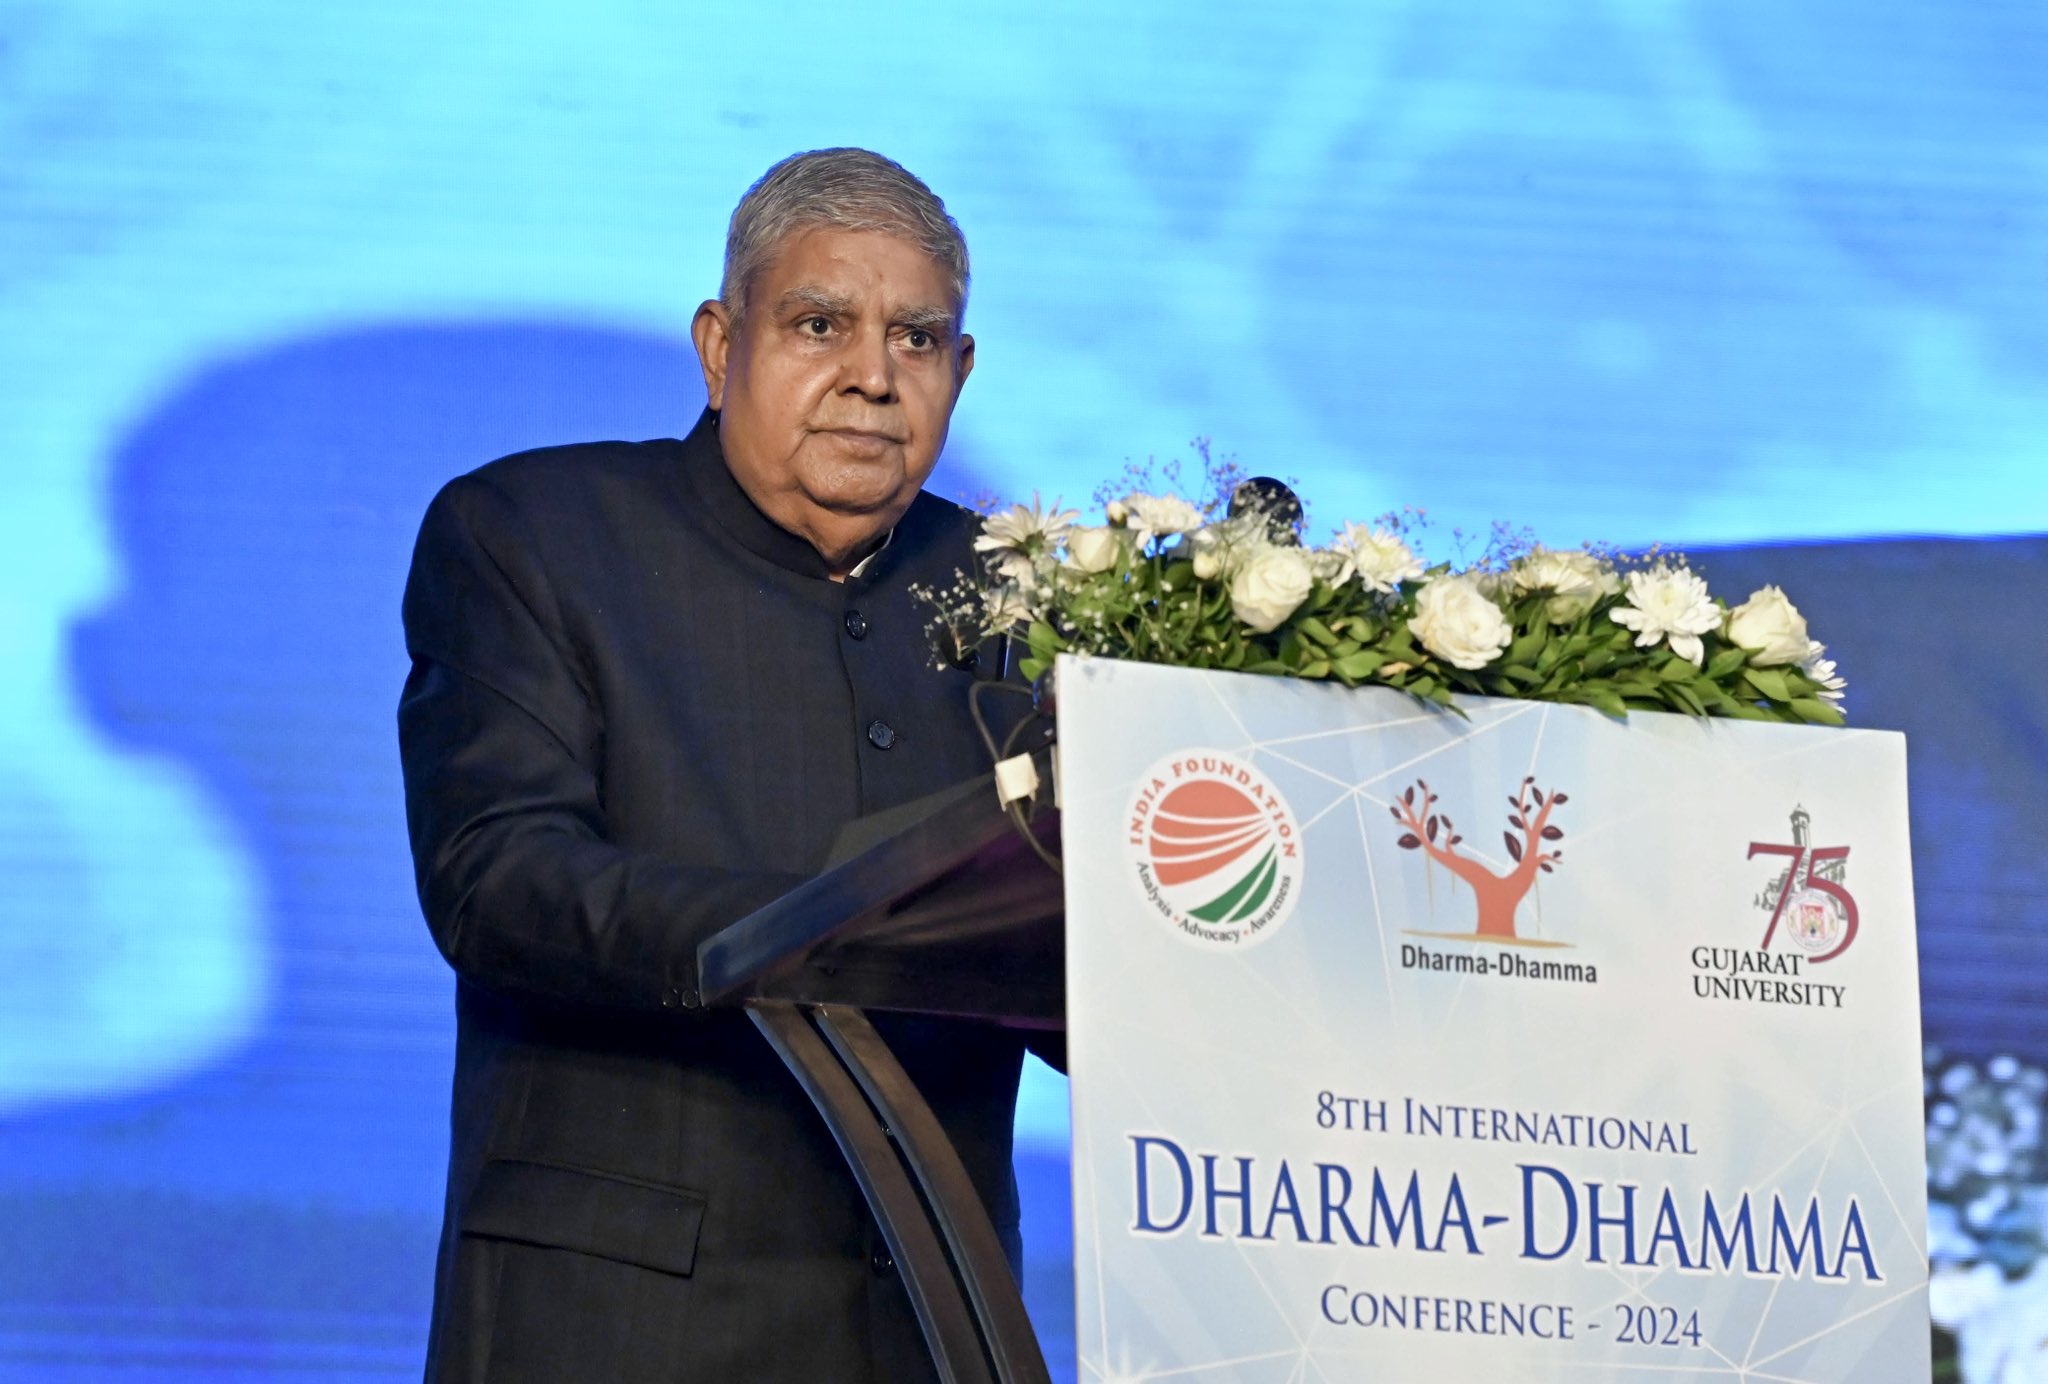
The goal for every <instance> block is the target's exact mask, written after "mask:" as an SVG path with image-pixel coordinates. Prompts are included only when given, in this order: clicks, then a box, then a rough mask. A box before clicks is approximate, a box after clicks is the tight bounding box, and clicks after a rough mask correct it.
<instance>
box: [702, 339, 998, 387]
mask: <svg viewBox="0 0 2048 1384" xmlns="http://www.w3.org/2000/svg"><path fill="white" fill-rule="evenodd" d="M698 349H699V350H701V349H702V348H701V347H699V348H698ZM959 362H960V365H959V369H958V371H957V372H956V373H955V375H954V376H953V397H954V399H956V400H957V399H958V398H959V397H960V389H961V387H962V386H963V385H965V384H966V383H967V377H968V376H969V375H971V374H973V373H974V338H973V337H971V336H969V335H968V334H967V333H966V332H962V333H960V351H959Z"/></svg>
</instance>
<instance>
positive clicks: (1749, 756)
mask: <svg viewBox="0 0 2048 1384" xmlns="http://www.w3.org/2000/svg"><path fill="white" fill-rule="evenodd" d="M1058 676H1059V703H1060V712H1059V715H1060V756H1061V770H1062V782H1061V797H1062V811H1063V833H1064V842H1065V855H1066V892H1067V976H1068V980H1067V984H1068V991H1069V994H1068V1011H1069V1023H1070V1030H1069V1047H1070V1060H1071V1063H1072V1077H1073V1086H1072V1090H1073V1113H1074V1202H1075V1220H1076V1236H1075V1268H1076V1278H1077V1295H1078V1308H1079V1312H1078V1321H1077V1327H1078V1331H1077V1335H1078V1340H1079V1349H1080V1363H1081V1376H1080V1377H1081V1379H1082V1380H1084V1381H1107V1380H1118V1381H1121V1380H1142V1379H1159V1378H1171V1379H1174V1380H1186V1381H1205V1380H1245V1381H1273V1382H1274V1384H1281V1381H1319V1380H1353V1379H1370V1380H1375V1381H1412V1382H1413V1384H1423V1382H1424V1381H1428V1382H1429V1384H1437V1382H1438V1381H1462V1380H1496V1379H1498V1380H1515V1381H1525V1380H1553V1379H1559V1380H1561V1379H1572V1380H1581V1379H1585V1380H1592V1379H1598V1380H1604V1381H1633V1380H1640V1381H1657V1382H1658V1384H1671V1381H1678V1380H1690V1379H1702V1380H1704V1379H1716V1380H1730V1379H1733V1380H1745V1381H1766V1380H1768V1381H1800V1380H1805V1381H1814V1382H1815V1384H1845V1381H1853V1384H1890V1381H1914V1382H1919V1381H1925V1380H1927V1378H1928V1375H1929V1364H1928V1355H1929V1342H1928V1315H1927V1273H1926V1245H1925V1238H1926V1193H1925V1154H1924V1147H1923V1143H1922V1116H1921V1099H1922V1097H1921V1074H1920V1040H1919V1005H1918V994H1917V980H1916V966H1915V959H1914V934H1913V907H1912V881H1911V876H1910V864H1909V859H1908V853H1907V851H1908V844H1907V834H1906V791H1905V742H1904V740H1903V738H1902V737H1900V736H1898V735H1896V734H1891V733H1887V732H1872V731H1853V730H1852V731H1843V730H1825V729H1815V728H1807V727H1792V726H1777V725H1760V724H1752V723H1747V722H1730V721H1715V722H1710V723H1709V722H1698V721H1691V720H1687V719H1684V718H1680V717H1676V716H1660V715H1638V716H1635V717H1633V718H1631V720H1630V721H1629V722H1628V723H1627V724H1626V725H1623V724H1618V723H1616V722H1614V721H1611V720H1608V719H1606V718H1605V717H1603V716H1601V715H1599V714H1597V713H1595V712H1592V711H1588V710H1582V709H1579V708H1573V707H1559V706H1547V705H1541V704H1537V703H1530V702H1506V701H1483V700H1482V701H1471V702H1467V703H1464V709H1465V711H1466V712H1467V714H1468V716H1469V718H1470V719H1469V720H1467V719H1460V718H1459V717H1457V716H1454V715H1450V714H1445V713H1439V712H1435V711H1430V710H1426V709H1423V708H1420V707H1418V706H1417V705H1416V704H1414V703H1413V702H1410V701H1408V700H1407V699H1405V698H1402V697H1400V696H1397V695H1395V694H1392V693H1387V692H1376V691H1360V692H1352V691H1346V690H1344V689H1341V688H1335V687H1327V686H1317V685H1312V684H1308V683H1303V682H1293V681H1287V680H1282V679H1276V678H1257V677H1246V676H1240V675H1231V674H1217V673H1195V672H1188V671H1183V670H1174V669H1167V668H1160V667H1155V666H1151V665H1145V664H1129V663H1113V662H1106V661H1100V660H1075V659H1071V658H1069V659H1062V661H1061V663H1060V667H1059V674H1058Z"/></svg>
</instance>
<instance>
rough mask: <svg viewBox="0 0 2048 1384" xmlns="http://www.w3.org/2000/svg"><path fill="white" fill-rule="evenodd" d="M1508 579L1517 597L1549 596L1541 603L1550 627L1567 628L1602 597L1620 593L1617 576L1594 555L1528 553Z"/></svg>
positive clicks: (1537, 550) (1549, 551) (1619, 582)
mask: <svg viewBox="0 0 2048 1384" xmlns="http://www.w3.org/2000/svg"><path fill="white" fill-rule="evenodd" d="M1508 577H1509V579H1510V580H1511V582H1512V584H1513V586H1514V590H1515V592H1516V594H1517V595H1523V596H1526V595H1529V594H1531V593H1533V592H1537V591H1548V592H1549V593H1550V599H1549V600H1547V601H1545V602H1544V603H1543V615H1544V618H1545V619H1547V620H1549V621H1550V623H1551V624H1553V625H1569V624H1570V623H1571V622H1572V621H1574V620H1576V619H1578V618H1579V617H1580V616H1581V615H1584V614H1585V613H1586V612H1587V611H1589V610H1591V609H1592V608H1593V607H1594V605H1595V604H1597V603H1598V602H1599V600H1600V599H1601V597H1603V596H1612V595H1614V594H1615V593H1616V592H1618V591H1620V590H1621V578H1620V576H1618V575H1617V574H1616V573H1615V571H1614V569H1613V568H1612V567H1610V566H1609V565H1608V564H1607V563H1605V562H1603V561H1601V560H1600V559H1599V558H1597V557H1595V556H1593V554H1591V553H1560V552H1553V551H1552V550H1550V549H1549V548H1542V547H1538V548H1534V549H1531V550H1530V552H1529V554H1528V555H1527V556H1526V557H1523V558H1521V559H1520V560H1518V561H1517V562H1516V563H1515V564H1514V566H1512V567H1510V568H1509V569H1508Z"/></svg>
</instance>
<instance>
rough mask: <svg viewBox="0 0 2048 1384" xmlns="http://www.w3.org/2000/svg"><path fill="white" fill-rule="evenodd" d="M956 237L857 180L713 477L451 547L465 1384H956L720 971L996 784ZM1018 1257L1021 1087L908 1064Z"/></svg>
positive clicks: (936, 213)
mask: <svg viewBox="0 0 2048 1384" xmlns="http://www.w3.org/2000/svg"><path fill="white" fill-rule="evenodd" d="M966 296H967V255H966V247H965V244H964V242H963V241H962V239H961V237H960V232H959V228H958V227H957V226H955V225H954V223H953V222H952V220H951V218H950V217H948V216H947V214H946V212H945V209H944V207H943V206H942V205H941V204H940V202H939V200H938V199H937V198H936V197H934V196H933V195H932V194H931V192H930V191H929V190H928V189H927V188H926V187H925V186H924V185H923V184H922V183H921V182H919V181H918V180H917V179H915V178H914V177H912V176H911V175H910V174H908V173H907V172H905V171H904V170H903V169H901V168H899V167H898V166H897V165H895V164H893V163H891V162H889V161H888V160H886V159H883V158H880V157H879V156H877V155H874V154H869V153H866V152H864V151H860V150H825V151H820V152H817V153H812V154H804V155H798V156H796V157H794V158H791V159H788V160H785V161H784V162H782V163H780V164H778V165H776V166H775V167H774V168H773V169H771V170H769V172H768V174H767V175H766V176H764V177H763V178H762V180H761V181H760V182H758V183H756V184H755V185H754V187H753V188H752V189H750V190H749V191H748V193H747V195H746V197H745V198H744V199H743V200H742V201H741V203H740V205H739V207H738V209H737V210H736V211H735V212H734V214H733V219H732V228H731V232H730V235H729V237H728V241H727V246H726V265H725V278H724V283H723V286H722V289H721V292H720V296H719V298H718V299H716V300H714V301H711V302H707V303H705V304H704V305H703V306H702V307H701V308H699V309H698V312H697V316H696V319H695V323H694V326H693V336H694V338H695V341H696V345H697V351H698V355H699V357H700V359H701V361H702V365H703V370H704V379H705V384H706V387H707V390H708V393H709V399H710V407H709V409H707V410H706V412H705V415H704V417H703V418H702V419H701V420H700V421H699V422H698V424H697V426H696V428H695V429H694V430H693V431H692V432H691V433H690V435H689V436H688V437H687V438H685V439H684V440H682V441H680V442H676V441H666V440H665V441H658V442H648V443H638V444H629V443H601V444H593V445H587V446H577V447H562V448H552V449H547V450H543V451H538V452H527V453H522V454H520V455H517V456H512V457H506V458H504V459H502V460H499V461H496V462H493V463H491V464H490V465H488V466H485V467H483V468H481V469H480V470H478V471H475V472H473V473H471V474H470V475H467V476H464V477H461V478H459V479H457V480H455V481H453V482H451V483H450V484H449V485H448V486H447V487H446V488H445V489H444V490H443V491H442V492H441V493H440V495H439V496H438V497H436V499H435V501H434V503H433V505H432V506H431V508H430V509H429V511H428V513H427V516H426V520H425V522H424V524H423V526H422V529H421V533H420V538H419V544H418V548H417V550H416V552H415V554H414V558H413V567H412V573H411V577H410V580H409V582H408V585H407V588H406V596H405V612H404V613H405V629H406V642H407V648H408V650H409V652H410V654H411V656H412V660H413V662H412V672H411V675H410V677H409V678H408V679H407V682H406V686H405V692H404V696H403V699H402V701H401V703H400V708H399V731H400V742H401V748H402V752H403V756H404V763H405V779H406V805H407V811H408V817H409V821H410V826H411V834H412V845H413V856H414V861H415V865H416V868H417V873H418V880H419V889H420V898H421V902H422V906H423V908H424V911H425V913H426V917H427V922H428V924H429V926H430V928H431V929H432V931H433V934H434V938H435V941H436V942H437V943H438V944H439V946H440V948H441V950H442V952H443V954H444V955H445V956H446V957H447V958H448V961H449V963H450V964H451V965H452V966H453V967H454V969H455V972H456V975H457V987H456V991H457V994H456V1012H457V1021H458V1042H457V1053H456V1071H455V1092H454V1105H453V1117H452V1148H451V1154H450V1159H449V1177H448V1200H447V1208H446V1221H445V1224H444V1228H443V1233H442V1243H441V1252H440V1260H439V1265H438V1270H437V1276H436V1285H435V1287H436V1291H435V1303H434V1325H433V1335H432V1342H431V1345H430V1348H429V1355H428V1363H427V1375H428V1378H429V1379H430V1380H433V1381H458V1380H459V1381H494V1382H497V1384H524V1382H525V1381H548V1382H549V1384H563V1381H581V1380H590V1381H606V1382H607V1384H634V1382H635V1381H641V1380H645V1381H650V1382H651V1381H657V1380H658V1381H662V1384H677V1381H686V1380H712V1381H721V1384H724V1382H725V1381H762V1380H805V1381H814V1380H815V1381H832V1384H842V1382H843V1381H863V1380H872V1381H876V1382H877V1384H898V1381H905V1380H916V1379H919V1378H927V1377H929V1375H930V1365H929V1363H928V1361H927V1359H926V1357H925V1353H924V1349H923V1345H922V1342H921V1340H920V1338H919V1336H918V1331H917V1326H916V1322H915V1319H914V1317H913V1316H912V1314H911V1311H910V1308H909V1305H908V1302H907V1299H906V1297H905V1294H904V1291H903V1288H902V1284H901V1282H900V1281H899V1279H898V1278H897V1277H896V1275H895V1273H894V1269H893V1266H892V1265H891V1264H890V1262H889V1258H888V1254H887V1252H886V1250H885V1248H884V1246H883V1243H882V1240H881V1237H880V1234H879V1232H878V1231H877V1229H876V1227H875V1225H874V1223H873V1220H872V1218H871V1217H870V1215H869V1213H868V1211H867V1209H866V1207H865V1204H864V1202H863V1200H862V1197H861V1194H860V1192H859V1189H858V1187H857V1186H856V1184H855V1183H854V1181H853V1179H852V1177H851V1175H850V1174H849V1173H848V1172H847V1171H846V1169H845V1168H844V1166H843V1163H842V1161H841V1159H840V1156H839V1153H838V1151H837V1149H836V1147H835V1145H834V1144H833V1141H832V1139H831V1136H830V1135H829V1133H828V1132H827V1130H826V1129H825V1127H824V1125H823V1123H822V1121H821V1120H820V1119H819V1118H818V1117H817V1116H816V1114H815V1113H814V1112H813V1111H812V1110H811V1108H810V1106H809V1103H808V1101H807V1100H806V1099H805V1097H804V1095H803V1094H802V1092H801V1090H800V1089H799V1088H798V1087H797V1085H796V1084H795V1082H794V1081H793V1079H792V1078H790V1077H789V1075H788V1074H787V1073H786V1072H785V1071H784V1070H783V1068H782V1066H781V1064H780V1062H779V1061H778V1060H777V1059H776V1058H775V1056H774V1055H773V1054H772V1053H771V1052H770V1050H769V1049H768V1047H767V1045H766V1043H765V1042H764V1041H763V1040H762V1039H761V1038H760V1037H759V1036H758V1035H757V1034H756V1033H755V1031H754V1029H753V1027H752V1025H751V1024H750V1023H749V1022H748V1021H747V1020H746V1019H745V1017H744V1016H742V1015H740V1014H738V1013H734V1012H706V1011H704V1010H702V1009H700V1008H698V1007H697V1002H698V996H697V982H696V975H695V952H696V946H697V943H698V942H699V941H700V940H702V939H703V938H704V937H706V936H708V935H709V934H710V933H712V932H714V931H716V930H717V929H719V928H720V927H722V926H724V925H726V924H727V923H730V922H733V921H734V920H736V919H738V918H740V917H743V916H744V915H746V914H747V913H748V912H750V911H752V910H753V909H755V908H757V907H759V906H760V905H762V904H764V903H766V902H768V901H769V900H771V899H773V898H775V897H776V896H778V895H779V894H781V893H783V892H784V891H786V890H787V889H789V888H791V887H792V886H794V885H795V884H797V883H798V882H800V881H801V880H803V879H804V878H806V877H807V876H809V875H811V874H813V873H815V872H816V871H817V870H818V868H819V867H820V866H821V865H822V863H823V862H824V859H825V856H826V853H827V850H828V848H829V846H830V843H831V841H832V838H833V836H834V834H835V833H836V832H837V830H838V829H839V827H840V826H841V825H843V824H844V823H845V822H846V821H848V820H849V819H851V818H853V817H855V816H858V815H860V814H862V813H867V812H873V811H877V810H880V809H884V808H888V807H891V806H894V805H897V804H900V803H903V802H906V801H909V800H911V799H914V798H917V797H920V796H922V795H924V794H926V793H929V792H932V791H935V790H937V789H939V788H943V787H946V786H948V785H950V784H953V783H955V782H958V781H959V780H961V779H963V778H966V777H968V776H969V775H971V774H974V773H977V772H980V771H983V770H985V769H986V768H987V762H986V756H985V754H984V753H983V751H982V748H981V745H980V742H979V740H978V738H977V736H976V735H975V732H974V730H973V728H972V725H971V722H970V719H969V713H968V708H967V695H966V694H967V688H968V685H969V682H970V679H971V677H972V674H971V673H970V672H968V671H965V670H962V669H948V670H940V669H937V668H935V667H933V666H932V658H931V652H930V649H929V647H928V645H927V643H926V641H925V639H924V637H923V635H922V632H921V631H922V628H923V626H924V624H925V622H926V614H925V612H923V611H921V610H920V608H919V605H918V603H917V601H916V599H915V598H914V597H913V596H912V595H911V592H910V588H911V587H912V586H913V585H918V584H925V585H933V586H943V585H946V584H949V583H950V582H951V581H952V579H953V576H954V573H955V571H956V570H958V569H964V568H967V567H968V566H969V565H970V563H971V561H972V557H971V551H970V539H971V516H969V515H968V514H966V513H965V512H964V511H962V510H960V509H958V508H956V507H955V506H952V505H949V504H947V503H945V502H943V501H941V500H938V499H935V498H934V497H931V496H929V495H925V494H922V493H921V492H920V489H919V487H920V486H921V484H922V483H923V481H924V479H925V478H926V476H927V475H929V474H930V471H931V468H932V466H933V463H934V462H935V461H936V460H937V458H938V455H939V451H940V448H941V447H942V446H943V444H944V442H945V437H946V427H947V422H948V419H949V417H950V415H951V412H952V408H953V404H954V401H955V400H956V399H957V398H958V397H959V392H960V388H961V386H962V385H963V384H964V383H965V382H966V379H967V375H968V372H969V370H970V369H971V368H972V367H973V362H974V343H973V340H972V338H970V337H968V336H966V335H965V334H964V333H963V332H962V330H961V316H962V312H963V310H964V308H965V306H966ZM884 1031H885V1034H886V1035H887V1036H888V1037H889V1038H890V1040H891V1043H892V1045H893V1046H894V1047H895V1049H896V1051H897V1054H898V1056H899V1057H900V1058H901V1059H902V1060H903V1062H904V1065H905V1066H906V1067H907V1068H908V1069H909V1071H910V1073H911V1075H912V1076H913V1078H914V1079H916V1080H917V1082H918V1084H919V1086H920V1088H921V1089H922V1090H923V1092H924V1094H925V1096H926V1099H927V1100H928V1101H929V1102H930V1103H931V1105H932V1107H933V1109H934V1110H935V1112H936V1113H937V1114H938V1115H939V1117H940V1119H941V1120H942V1121H943V1122H944V1123H945V1125H946V1126H947V1128H948V1129H949V1131H950V1132H951V1133H952V1135H953V1137H954V1139H955V1141H956V1143H957V1144H958V1146H959V1149H960V1152H961V1155H962V1157H963V1159H964V1161H965V1162H966V1164H967V1167H968V1170H969V1172H970V1174H971V1175H972V1176H973V1177H974V1179H975V1182H976V1184H977V1185H978V1186H979V1187H980V1189H981V1191H982V1194H983V1197H984V1199H985V1201H986V1202H987V1204H988V1208H989V1211H990V1214H991V1216H992V1218H993V1219H994V1221H995V1223H996V1225H997V1227H998V1230H999V1232H1000V1233H1002V1234H1003V1236H1004V1237H1005V1240H1006V1243H1007V1245H1008V1246H1009V1248H1010V1250H1011V1253H1012V1256H1013V1259H1014V1257H1015V1255H1016V1252H1017V1251H1016V1222H1017V1204H1016V1191H1015V1184H1014V1182H1013V1180H1012V1177H1011V1173H1010V1122H1011V1119H1012V1114H1013V1108H1014V1104H1015V1096H1016V1087H1017V1078H1018V1071H1019V1065H1020V1061H1021V1053H1022V1047H1021V1044H1020V1043H1019V1041H1018V1040H1017V1039H1016V1037H1015V1036H1014V1035H1012V1034H1009V1033H1006V1032H1003V1031H1000V1030H995V1029H990V1028H984V1027H979V1026H974V1025H965V1024H950V1023H941V1022H939V1021H910V1020H902V1021H898V1022H897V1023H895V1024H894V1025H892V1026H887V1027H885V1029H884Z"/></svg>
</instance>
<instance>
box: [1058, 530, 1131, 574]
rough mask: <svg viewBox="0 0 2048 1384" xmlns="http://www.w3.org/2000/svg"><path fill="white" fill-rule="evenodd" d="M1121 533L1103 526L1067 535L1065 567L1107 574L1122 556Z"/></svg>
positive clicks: (1122, 540)
mask: <svg viewBox="0 0 2048 1384" xmlns="http://www.w3.org/2000/svg"><path fill="white" fill-rule="evenodd" d="M1123 547H1124V537H1123V531H1122V530H1120V529H1116V528H1112V527H1110V526H1108V525H1103V526H1101V527H1099V528H1083V529H1074V530H1072V531H1071V532H1069V533H1068V534H1067V565H1068V566H1070V567H1073V568H1075V569H1077V570H1079V571H1082V572H1107V571H1108V570H1109V569H1110V568H1112V567H1114V566H1116V563H1117V559H1118V558H1119V557H1121V556H1122V555H1123Z"/></svg>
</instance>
